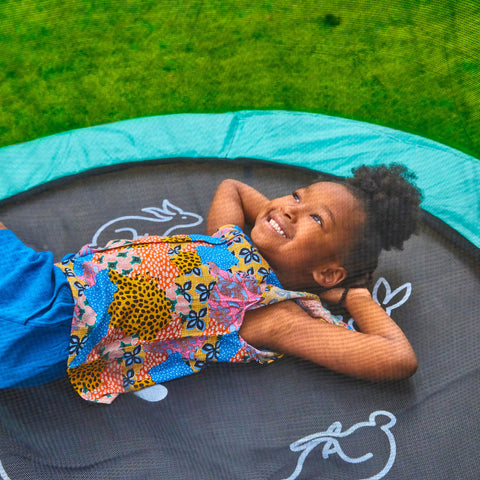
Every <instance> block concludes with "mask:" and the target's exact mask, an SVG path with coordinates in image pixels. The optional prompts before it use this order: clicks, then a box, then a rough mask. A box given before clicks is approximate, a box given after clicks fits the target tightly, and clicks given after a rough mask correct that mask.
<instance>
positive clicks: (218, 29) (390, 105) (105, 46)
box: [0, 0, 480, 158]
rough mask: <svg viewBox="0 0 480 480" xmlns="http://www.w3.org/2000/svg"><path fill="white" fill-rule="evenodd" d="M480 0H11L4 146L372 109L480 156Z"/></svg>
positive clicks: (4, 17) (3, 81)
mask: <svg viewBox="0 0 480 480" xmlns="http://www.w3.org/2000/svg"><path fill="white" fill-rule="evenodd" d="M479 59H480V3H479V2H477V1H476V0H458V1H457V2H454V1H450V0H442V1H440V0H439V1H430V0H368V1H367V0H341V1H340V0H315V1H313V0H305V1H297V2H295V1H286V0H282V1H280V0H279V1H275V0H266V1H265V0H237V1H233V0H190V1H186V0H178V1H175V2H172V1H165V0H160V1H159V0H155V1H152V0H122V1H121V2H119V1H110V0H102V1H95V0H90V1H86V0H22V1H18V0H3V1H1V2H0V146H4V145H9V144H13V143H18V142H23V141H27V140H31V139H34V138H38V137H41V136H45V135H49V134H53V133H57V132H62V131H65V130H69V129H73V128H80V127H86V126H90V125H97V124H102V123H109V122H113V121H117V120H124V119H128V118H134V117H142V116H148V115H160V114H169V113H179V112H226V111H234V110H244V109H282V110H300V111H308V112H318V113H325V114H329V115H338V116H342V117H348V118H354V119H358V120H365V121H369V122H373V123H378V124H381V125H386V126H390V127H393V128H397V129H400V130H404V131H408V132H413V133H417V134H419V135H423V136H425V137H429V138H432V139H434V140H437V141H440V142H442V143H445V144H447V145H451V146H453V147H455V148H458V149H460V150H462V151H464V152H467V153H470V154H472V155H474V156H476V157H477V158H480V133H479V132H480V113H479V112H480V60H479Z"/></svg>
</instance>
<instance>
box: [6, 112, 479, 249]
mask: <svg viewBox="0 0 480 480" xmlns="http://www.w3.org/2000/svg"><path fill="white" fill-rule="evenodd" d="M176 157H189V158H218V159H219V161H224V160H229V161H231V160H235V159H236V158H242V157H243V158H253V159H259V160H265V161H269V162H276V163H282V164H288V165H293V166H301V167H306V168H310V169H313V170H317V171H320V172H324V173H328V174H332V175H338V176H348V175H350V174H351V170H352V168H354V167H358V166H360V165H378V164H383V163H386V164H389V163H392V162H398V163H402V164H404V165H406V166H407V167H408V168H410V169H411V170H413V171H414V172H415V173H416V174H417V177H418V180H417V185H418V186H419V187H420V188H421V189H422V191H423V193H424V202H423V204H422V207H423V208H424V210H426V211H427V212H429V213H430V214H432V215H434V216H435V217H437V218H439V219H440V220H442V221H443V222H445V223H446V224H448V225H449V226H450V227H452V228H454V229H455V230H456V231H457V232H458V233H460V234H461V235H463V236H464V237H465V238H466V239H467V240H469V241H470V242H471V243H473V244H474V245H476V246H477V247H480V161H479V160H477V159H475V158H473V157H470V156H468V155H466V154H463V153H461V152H459V151H457V150H455V149H452V148H450V147H447V146H444V145H442V144H439V143H437V142H434V141H431V140H428V139H425V138H422V137H419V136H416V135H412V134H408V133H404V132H400V131H397V130H393V129H390V128H386V127H381V126H378V125H372V124H368V123H364V122H358V121H353V120H348V119H343V118H338V117H330V116H325V115H319V114H310V113H302V112H285V111H241V112H234V113H224V114H178V115H164V116H156V117H146V118H138V119H133V120H125V121H121V122H116V123H112V124H107V125H100V126H95V127H89V128H83V129H78V130H72V131H68V132H64V133H60V134H56V135H52V136H49V137H44V138H40V139H38V140H34V141H31V142H26V143H23V144H18V145H12V146H8V147H4V148H1V149H0V178H1V179H2V181H1V182H0V200H3V199H6V198H8V197H11V196H14V195H16V194H18V193H21V192H24V191H27V190H29V189H31V188H34V187H38V186H40V185H42V184H45V183H48V182H50V181H53V180H58V179H60V178H62V177H65V176H69V175H75V174H78V173H83V172H86V171H88V170H91V169H95V168H100V167H108V166H113V165H118V164H123V163H131V162H141V161H147V160H154V159H164V158H165V159H171V158H176Z"/></svg>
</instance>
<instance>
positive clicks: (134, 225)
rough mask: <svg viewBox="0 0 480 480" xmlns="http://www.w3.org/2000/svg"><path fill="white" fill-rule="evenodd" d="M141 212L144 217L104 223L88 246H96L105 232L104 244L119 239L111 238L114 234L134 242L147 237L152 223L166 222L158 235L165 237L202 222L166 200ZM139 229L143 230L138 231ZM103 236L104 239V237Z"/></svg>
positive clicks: (197, 217) (133, 216)
mask: <svg viewBox="0 0 480 480" xmlns="http://www.w3.org/2000/svg"><path fill="white" fill-rule="evenodd" d="M141 211H142V212H144V213H145V215H127V216H124V217H117V218H114V219H112V220H110V221H108V222H106V223H104V224H103V225H102V226H101V227H100V228H99V229H98V230H97V231H96V232H95V234H94V235H93V237H92V241H91V242H90V245H91V246H98V245H99V238H100V236H101V235H102V234H104V233H105V232H108V233H109V235H108V236H109V238H104V242H105V243H106V242H107V241H110V240H114V239H115V238H119V237H118V236H117V237H114V236H112V235H116V234H121V238H128V239H130V240H136V239H137V238H139V237H144V236H146V235H149V233H147V229H148V230H150V229H151V227H152V223H156V224H158V223H167V222H168V225H166V226H165V227H166V228H165V229H164V230H163V232H161V233H159V235H162V236H167V235H170V234H171V233H172V232H173V231H174V230H177V229H179V228H187V227H196V226H197V225H200V224H201V223H202V222H203V218H202V217H201V216H200V215H198V214H196V213H193V212H186V211H184V210H182V209H181V208H180V207H177V206H176V205H174V204H173V203H171V202H170V201H169V200H167V199H165V200H163V203H162V206H161V207H146V208H142V209H141ZM140 228H142V229H145V230H140ZM157 228H158V225H157ZM139 230H140V231H139ZM126 234H127V235H126ZM103 236H104V237H105V235H103ZM100 243H101V242H100Z"/></svg>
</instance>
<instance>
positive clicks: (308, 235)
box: [251, 182, 365, 288]
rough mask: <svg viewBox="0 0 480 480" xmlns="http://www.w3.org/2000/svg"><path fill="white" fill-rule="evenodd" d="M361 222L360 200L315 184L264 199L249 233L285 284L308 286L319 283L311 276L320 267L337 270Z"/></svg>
mask: <svg viewBox="0 0 480 480" xmlns="http://www.w3.org/2000/svg"><path fill="white" fill-rule="evenodd" d="M364 220H365V213H364V212H363V209H362V208H361V206H360V203H359V202H358V200H357V199H356V198H355V197H354V196H353V194H351V193H350V191H349V190H347V188H345V187H344V186H343V185H341V184H338V183H333V182H319V183H315V184H313V185H310V186H309V187H306V188H301V189H299V190H297V191H295V192H294V193H293V194H291V195H287V196H285V197H280V198H276V199H274V200H272V201H271V202H269V203H268V204H267V205H266V206H265V208H264V209H263V210H262V211H261V212H260V213H259V214H258V216H257V218H256V221H255V225H254V227H253V229H252V232H251V237H252V240H253V242H254V243H255V245H256V247H257V248H258V249H259V251H260V253H261V254H262V255H263V256H264V257H265V259H266V260H267V261H268V263H269V264H270V265H271V267H272V268H273V270H274V271H275V273H276V274H277V276H278V277H279V280H280V282H281V283H282V284H283V285H284V286H286V287H287V286H289V285H290V288H292V287H296V288H300V287H309V286H312V285H313V284H314V283H315V282H317V283H321V282H319V280H318V278H319V277H318V276H316V275H315V272H318V271H319V269H321V268H328V267H332V266H337V267H338V268H341V266H342V265H343V259H344V255H345V254H346V253H347V252H348V250H349V248H350V246H351V242H352V240H353V239H354V238H355V235H356V232H357V228H358V227H359V226H360V225H361V224H362V223H363V222H364ZM322 286H333V285H322Z"/></svg>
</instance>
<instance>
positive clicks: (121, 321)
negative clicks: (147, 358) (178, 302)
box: [108, 270, 172, 341]
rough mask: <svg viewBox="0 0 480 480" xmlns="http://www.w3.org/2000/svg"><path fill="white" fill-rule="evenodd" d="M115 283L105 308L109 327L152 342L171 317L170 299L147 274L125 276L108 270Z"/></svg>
mask: <svg viewBox="0 0 480 480" xmlns="http://www.w3.org/2000/svg"><path fill="white" fill-rule="evenodd" d="M108 276H109V278H110V280H111V281H112V282H113V283H114V284H115V285H116V286H117V288H118V291H117V292H115V294H114V300H113V302H112V303H111V304H110V306H109V308H108V313H109V314H110V317H111V320H110V326H112V327H114V328H118V329H120V330H122V331H123V332H124V333H125V335H127V336H130V335H135V336H136V337H138V338H139V339H140V340H146V341H151V340H155V339H156V338H157V335H158V332H159V331H160V330H161V329H162V328H164V327H165V326H166V325H168V323H170V321H171V320H172V315H171V302H170V300H169V299H168V298H167V296H166V294H165V292H164V291H163V290H160V289H159V288H158V287H157V286H156V285H155V283H154V282H153V281H152V280H150V279H148V278H147V277H136V278H130V277H124V276H122V275H120V274H119V273H117V272H115V271H114V270H110V271H109V272H108Z"/></svg>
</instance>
